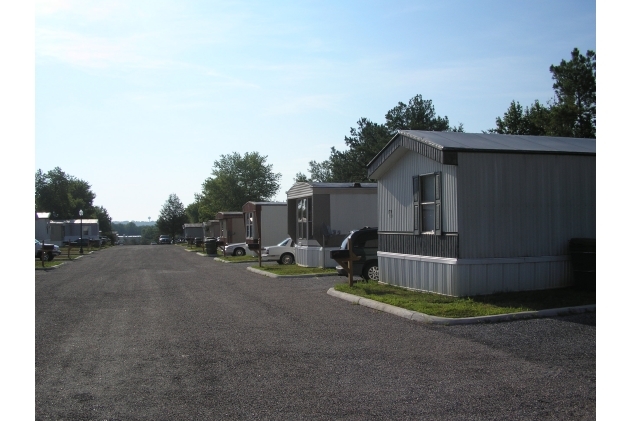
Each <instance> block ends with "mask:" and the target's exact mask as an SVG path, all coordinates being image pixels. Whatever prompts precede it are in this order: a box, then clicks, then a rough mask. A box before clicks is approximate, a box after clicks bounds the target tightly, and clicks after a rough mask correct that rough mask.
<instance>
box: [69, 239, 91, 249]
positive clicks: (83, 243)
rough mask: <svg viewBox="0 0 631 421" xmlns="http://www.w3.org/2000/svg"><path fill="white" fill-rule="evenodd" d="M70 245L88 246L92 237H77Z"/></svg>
mask: <svg viewBox="0 0 631 421" xmlns="http://www.w3.org/2000/svg"><path fill="white" fill-rule="evenodd" d="M70 245H71V246H72V247H81V246H83V247H87V246H89V245H90V239H89V238H77V239H76V240H74V241H71V242H70Z"/></svg>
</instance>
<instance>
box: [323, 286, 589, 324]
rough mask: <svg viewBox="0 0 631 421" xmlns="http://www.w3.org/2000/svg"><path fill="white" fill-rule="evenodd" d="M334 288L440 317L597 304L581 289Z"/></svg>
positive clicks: (487, 314) (472, 315)
mask: <svg viewBox="0 0 631 421" xmlns="http://www.w3.org/2000/svg"><path fill="white" fill-rule="evenodd" d="M335 290H337V291H340V292H346V293H349V294H354V295H358V296H361V297H365V298H369V299H371V300H375V301H379V302H382V303H386V304H390V305H393V306H397V307H401V308H405V309H408V310H412V311H418V312H419V313H424V314H428V315H431V316H440V317H475V316H489V315H494V314H506V313H518V312H521V311H535V310H545V309H551V308H562V307H574V306H581V305H590V304H596V291H581V290H578V289H575V288H561V289H552V290H545V291H528V292H512V293H503V294H493V295H484V296H477V297H464V298H456V297H448V296H445V295H439V294H432V293H425V292H418V291H410V290H406V289H404V288H399V287H395V286H391V285H383V284H379V283H377V282H358V283H356V284H354V285H353V286H352V287H350V286H348V284H347V283H344V284H338V285H335Z"/></svg>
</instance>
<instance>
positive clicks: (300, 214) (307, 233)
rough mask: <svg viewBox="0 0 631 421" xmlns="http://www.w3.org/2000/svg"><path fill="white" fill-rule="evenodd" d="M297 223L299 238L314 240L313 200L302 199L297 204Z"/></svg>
mask: <svg viewBox="0 0 631 421" xmlns="http://www.w3.org/2000/svg"><path fill="white" fill-rule="evenodd" d="M296 221H297V223H298V230H297V231H298V238H299V239H301V240H308V239H311V238H313V234H312V232H311V229H312V225H313V224H312V211H311V198H306V199H300V200H298V202H297V203H296Z"/></svg>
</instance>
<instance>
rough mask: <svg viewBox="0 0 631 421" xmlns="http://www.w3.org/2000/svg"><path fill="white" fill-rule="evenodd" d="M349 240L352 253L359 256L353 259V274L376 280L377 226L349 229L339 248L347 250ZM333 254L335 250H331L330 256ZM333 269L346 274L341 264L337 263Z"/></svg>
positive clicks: (377, 267) (377, 273) (339, 273)
mask: <svg viewBox="0 0 631 421" xmlns="http://www.w3.org/2000/svg"><path fill="white" fill-rule="evenodd" d="M349 240H350V242H351V243H352V244H353V253H354V254H355V255H356V256H358V257H359V260H355V261H353V276H361V277H362V278H364V279H365V280H367V281H378V280H379V265H378V261H377V243H378V240H379V235H378V230H377V228H373V227H364V228H362V229H359V230H356V231H351V233H350V234H349V235H348V236H347V237H346V238H345V239H344V241H343V242H342V244H341V245H340V250H348V244H349ZM335 254H336V250H333V251H331V257H333V256H334V255H335ZM337 255H340V254H339V253H338V254H337ZM335 269H336V270H337V273H338V275H340V276H348V274H347V273H346V271H345V270H344V269H343V268H342V266H340V265H337V266H336V267H335Z"/></svg>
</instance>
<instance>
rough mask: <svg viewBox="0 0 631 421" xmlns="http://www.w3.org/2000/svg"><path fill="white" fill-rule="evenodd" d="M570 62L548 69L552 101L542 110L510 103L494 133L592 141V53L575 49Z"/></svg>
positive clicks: (537, 103)
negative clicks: (590, 139) (579, 138)
mask: <svg viewBox="0 0 631 421" xmlns="http://www.w3.org/2000/svg"><path fill="white" fill-rule="evenodd" d="M571 54H572V59H571V60H570V61H565V60H561V63H560V64H559V65H558V66H554V65H552V66H550V72H551V73H552V79H553V80H554V83H553V85H552V88H553V89H554V93H555V97H554V98H553V99H551V100H550V101H549V102H548V106H543V105H541V104H540V103H539V101H535V103H534V104H533V105H532V106H531V107H530V108H528V107H526V109H525V110H523V109H522V107H521V105H520V104H519V102H517V103H516V102H515V101H512V102H511V105H510V106H509V107H508V110H507V111H506V112H505V113H504V117H497V119H496V122H495V124H496V127H495V128H493V129H491V130H489V131H490V132H494V133H501V134H515V135H519V134H522V135H535V136H542V135H545V136H563V137H584V138H595V137H596V53H594V52H593V51H591V50H588V51H587V54H586V55H582V54H581V53H580V51H579V50H578V49H577V48H575V49H574V50H572V53H571Z"/></svg>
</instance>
